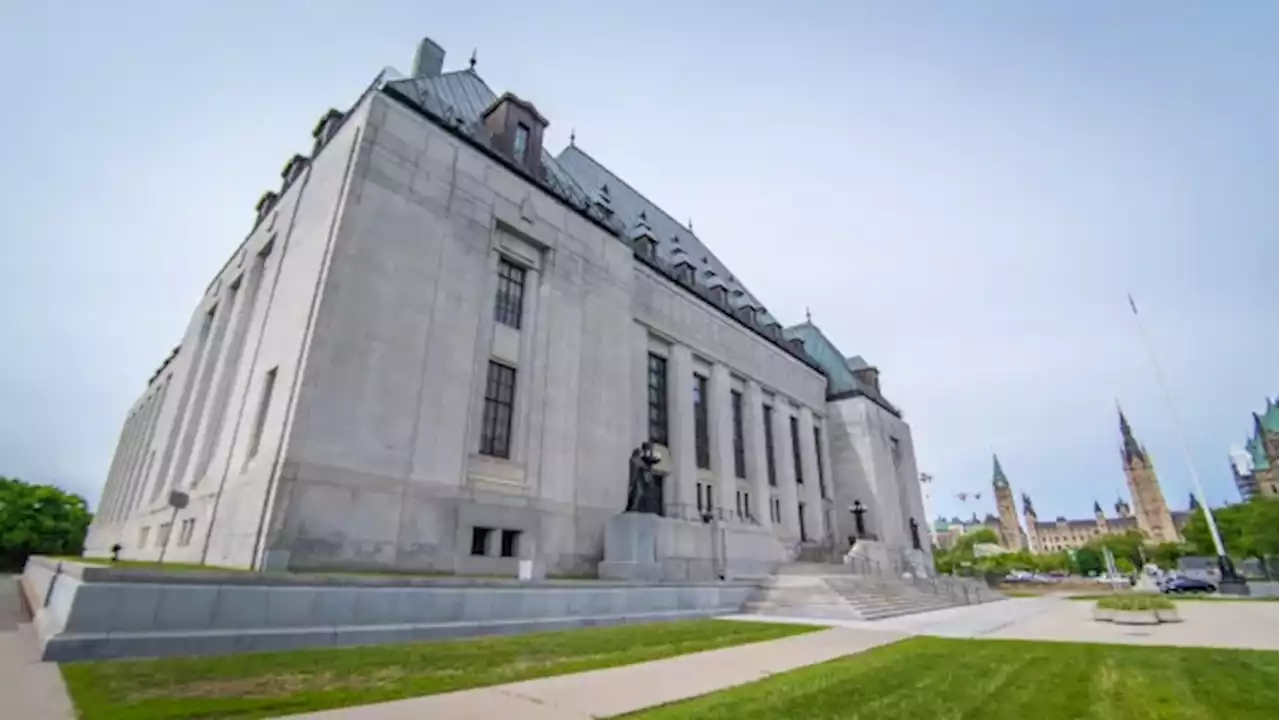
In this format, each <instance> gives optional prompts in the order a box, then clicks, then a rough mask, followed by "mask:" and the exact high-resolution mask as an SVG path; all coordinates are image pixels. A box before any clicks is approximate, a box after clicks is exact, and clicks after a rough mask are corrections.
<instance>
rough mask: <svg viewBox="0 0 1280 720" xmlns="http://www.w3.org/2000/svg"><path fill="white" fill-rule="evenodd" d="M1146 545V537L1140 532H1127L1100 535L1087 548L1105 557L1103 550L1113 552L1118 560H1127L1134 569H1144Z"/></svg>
mask: <svg viewBox="0 0 1280 720" xmlns="http://www.w3.org/2000/svg"><path fill="white" fill-rule="evenodd" d="M1145 543H1146V537H1144V536H1143V534H1142V532H1141V531H1139V530H1126V531H1124V532H1122V533H1112V534H1110V535H1100V536H1098V537H1096V538H1094V539H1092V540H1090V541H1089V542H1088V543H1086V544H1085V547H1088V548H1092V549H1093V550H1096V551H1097V552H1098V554H1099V555H1104V553H1103V552H1102V550H1103V548H1106V549H1108V550H1110V551H1111V554H1112V555H1115V557H1116V560H1117V561H1119V560H1120V558H1125V559H1126V560H1128V561H1129V563H1130V564H1131V565H1132V566H1134V567H1142V563H1143V561H1144V560H1145V554H1144V550H1143V545H1144V544H1145Z"/></svg>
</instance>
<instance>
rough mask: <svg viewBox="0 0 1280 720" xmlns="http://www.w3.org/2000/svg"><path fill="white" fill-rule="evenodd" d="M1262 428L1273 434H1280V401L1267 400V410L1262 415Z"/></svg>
mask: <svg viewBox="0 0 1280 720" xmlns="http://www.w3.org/2000/svg"><path fill="white" fill-rule="evenodd" d="M1261 420H1262V428H1263V429H1264V430H1270V431H1271V432H1280V400H1272V399H1271V398H1267V410H1266V412H1264V413H1262V416H1261Z"/></svg>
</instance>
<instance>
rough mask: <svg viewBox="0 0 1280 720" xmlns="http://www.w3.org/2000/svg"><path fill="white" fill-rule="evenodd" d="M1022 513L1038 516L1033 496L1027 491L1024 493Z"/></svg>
mask: <svg viewBox="0 0 1280 720" xmlns="http://www.w3.org/2000/svg"><path fill="white" fill-rule="evenodd" d="M1022 514H1023V515H1030V516H1031V517H1035V516H1036V509H1035V506H1033V505H1032V504H1031V496H1030V495H1028V494H1026V493H1022Z"/></svg>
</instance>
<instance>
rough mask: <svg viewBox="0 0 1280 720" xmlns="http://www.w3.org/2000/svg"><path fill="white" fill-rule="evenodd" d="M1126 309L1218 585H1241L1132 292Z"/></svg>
mask: <svg viewBox="0 0 1280 720" xmlns="http://www.w3.org/2000/svg"><path fill="white" fill-rule="evenodd" d="M1129 309H1130V310H1132V311H1133V321H1134V325H1136V326H1137V328H1138V337H1139V338H1141V339H1142V346H1143V348H1144V349H1146V351H1147V357H1148V359H1150V360H1151V369H1152V370H1153V371H1154V372H1155V376H1156V383H1157V384H1158V385H1159V386H1160V394H1161V395H1163V396H1164V402H1165V404H1166V405H1167V406H1168V407H1169V415H1170V416H1171V417H1172V418H1173V426H1174V429H1175V431H1176V432H1177V434H1178V444H1179V445H1181V446H1182V454H1183V456H1184V457H1185V458H1186V460H1187V470H1188V471H1189V472H1190V473H1191V483H1192V485H1194V486H1195V491H1196V497H1198V498H1200V510H1201V511H1202V512H1203V513H1204V519H1205V524H1207V525H1208V526H1209V536H1210V537H1211V538H1213V549H1214V550H1216V551H1217V553H1218V571H1219V572H1220V573H1221V574H1222V576H1221V583H1220V586H1221V585H1227V584H1229V583H1230V584H1241V585H1243V583H1242V582H1241V580H1240V578H1239V577H1238V576H1237V575H1236V570H1235V567H1234V566H1233V565H1232V564H1231V558H1229V557H1228V556H1227V551H1226V548H1225V547H1224V546H1223V544H1222V535H1221V534H1219V533H1218V523H1217V522H1216V521H1215V520H1214V518H1213V512H1212V511H1211V510H1209V498H1208V497H1206V496H1205V494H1204V487H1203V486H1202V485H1201V484H1200V474H1199V473H1198V472H1196V463H1195V460H1194V459H1193V458H1192V456H1191V447H1190V446H1189V445H1187V436H1186V433H1185V432H1184V431H1183V427H1182V419H1181V417H1180V416H1179V415H1178V409H1177V407H1176V406H1175V405H1174V404H1173V396H1172V395H1170V394H1169V385H1168V383H1166V382H1165V379H1164V372H1163V371H1162V370H1161V369H1160V361H1159V359H1158V358H1157V357H1156V351H1155V346H1154V345H1152V344H1151V338H1150V337H1149V336H1148V335H1147V330H1146V328H1145V327H1143V325H1142V316H1141V315H1139V314H1138V304H1137V303H1135V302H1134V301H1133V295H1132V294H1130V295H1129Z"/></svg>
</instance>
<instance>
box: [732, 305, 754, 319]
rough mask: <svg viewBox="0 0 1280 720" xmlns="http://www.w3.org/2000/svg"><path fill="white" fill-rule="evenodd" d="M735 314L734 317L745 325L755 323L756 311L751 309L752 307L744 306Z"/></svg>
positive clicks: (735, 311) (734, 312)
mask: <svg viewBox="0 0 1280 720" xmlns="http://www.w3.org/2000/svg"><path fill="white" fill-rule="evenodd" d="M733 314H734V317H736V318H738V319H739V320H741V321H742V322H744V323H748V324H750V323H753V322H755V320H756V309H755V308H753V307H751V306H750V305H743V306H742V307H740V308H738V309H737V310H734V311H733Z"/></svg>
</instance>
